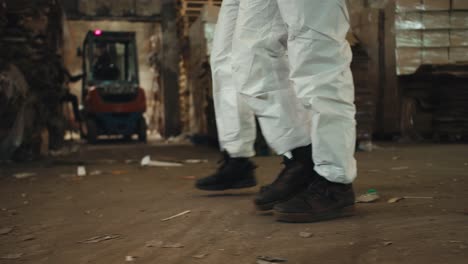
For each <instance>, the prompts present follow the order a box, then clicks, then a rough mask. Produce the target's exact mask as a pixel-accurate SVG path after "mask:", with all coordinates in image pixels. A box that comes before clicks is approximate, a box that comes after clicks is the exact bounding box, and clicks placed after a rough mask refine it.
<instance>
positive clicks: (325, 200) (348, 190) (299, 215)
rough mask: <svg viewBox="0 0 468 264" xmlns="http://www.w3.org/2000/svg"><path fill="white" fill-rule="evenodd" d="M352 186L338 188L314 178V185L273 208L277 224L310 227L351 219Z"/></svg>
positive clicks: (352, 209) (336, 185) (318, 177)
mask: <svg viewBox="0 0 468 264" xmlns="http://www.w3.org/2000/svg"><path fill="white" fill-rule="evenodd" d="M354 203H355V197H354V191H353V186H352V184H340V183H334V182H330V181H327V180H326V179H325V178H323V177H320V176H317V177H316V180H315V182H313V183H311V184H310V185H309V187H308V188H307V189H306V190H304V191H303V192H302V193H300V194H298V195H296V196H295V197H294V198H292V199H291V200H289V201H287V202H284V203H280V204H277V205H276V206H275V207H274V214H275V216H276V220H278V221H281V222H293V223H310V222H317V221H323V220H330V219H334V218H339V217H345V216H351V215H354Z"/></svg>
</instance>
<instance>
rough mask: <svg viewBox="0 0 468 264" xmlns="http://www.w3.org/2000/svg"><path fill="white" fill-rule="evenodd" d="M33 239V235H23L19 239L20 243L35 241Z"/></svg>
mask: <svg viewBox="0 0 468 264" xmlns="http://www.w3.org/2000/svg"><path fill="white" fill-rule="evenodd" d="M35 239H36V237H35V236H33V235H25V236H22V237H20V240H21V241H22V242H26V241H32V240H35Z"/></svg>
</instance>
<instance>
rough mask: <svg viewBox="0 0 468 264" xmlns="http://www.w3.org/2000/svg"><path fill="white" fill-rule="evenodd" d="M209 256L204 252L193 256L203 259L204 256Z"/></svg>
mask: <svg viewBox="0 0 468 264" xmlns="http://www.w3.org/2000/svg"><path fill="white" fill-rule="evenodd" d="M207 256H208V254H207V253H204V254H197V255H193V256H192V257H193V258H196V259H203V258H206V257H207Z"/></svg>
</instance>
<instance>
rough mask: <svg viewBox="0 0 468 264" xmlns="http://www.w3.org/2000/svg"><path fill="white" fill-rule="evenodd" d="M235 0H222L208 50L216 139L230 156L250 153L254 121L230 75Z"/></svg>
mask: <svg viewBox="0 0 468 264" xmlns="http://www.w3.org/2000/svg"><path fill="white" fill-rule="evenodd" d="M238 11H239V0H224V1H223V3H222V6H221V10H220V13H219V17H218V22H217V24H216V30H215V35H214V40H213V48H212V52H211V59H210V60H211V69H212V70H211V71H212V75H213V76H212V77H213V99H214V105H215V113H216V125H217V128H218V137H219V143H220V145H221V149H222V150H226V151H227V152H228V153H229V155H230V156H231V157H252V156H254V155H255V151H254V142H255V138H256V132H257V131H256V125H255V118H254V113H253V112H252V111H251V110H250V108H249V107H248V106H247V105H245V103H244V102H242V101H241V100H240V98H239V95H238V93H237V89H236V87H235V84H234V81H233V76H232V42H233V36H234V30H235V26H236V21H237V14H238Z"/></svg>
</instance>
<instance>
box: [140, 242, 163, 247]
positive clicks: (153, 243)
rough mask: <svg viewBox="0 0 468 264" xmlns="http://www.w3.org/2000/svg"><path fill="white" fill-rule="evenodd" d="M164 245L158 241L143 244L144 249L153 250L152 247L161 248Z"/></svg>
mask: <svg viewBox="0 0 468 264" xmlns="http://www.w3.org/2000/svg"><path fill="white" fill-rule="evenodd" d="M163 244H164V243H163V242H162V241H159V240H151V241H148V242H146V243H145V247H147V248H153V247H162V245H163Z"/></svg>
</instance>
